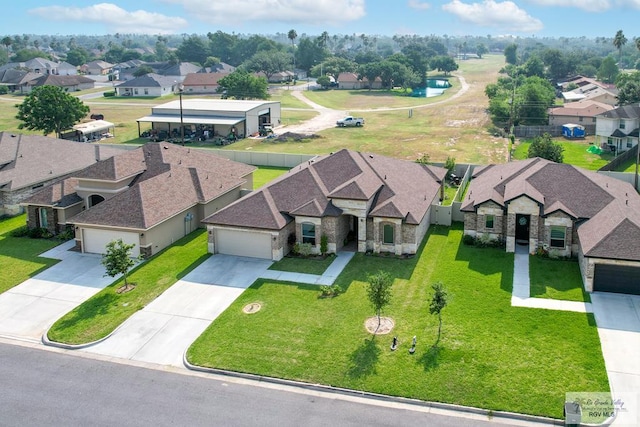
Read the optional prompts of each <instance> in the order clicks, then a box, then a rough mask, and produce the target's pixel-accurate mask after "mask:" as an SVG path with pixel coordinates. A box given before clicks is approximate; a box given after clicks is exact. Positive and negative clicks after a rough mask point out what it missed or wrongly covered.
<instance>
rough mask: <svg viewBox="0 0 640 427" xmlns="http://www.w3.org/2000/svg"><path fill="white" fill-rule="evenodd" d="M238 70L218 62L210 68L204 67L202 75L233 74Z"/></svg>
mask: <svg viewBox="0 0 640 427" xmlns="http://www.w3.org/2000/svg"><path fill="white" fill-rule="evenodd" d="M235 70H236V67H234V66H233V65H229V64H227V63H226V62H218V63H217V64H214V65H212V66H210V67H204V68H203V69H202V70H200V72H201V73H224V74H231V73H233V72H234V71H235Z"/></svg>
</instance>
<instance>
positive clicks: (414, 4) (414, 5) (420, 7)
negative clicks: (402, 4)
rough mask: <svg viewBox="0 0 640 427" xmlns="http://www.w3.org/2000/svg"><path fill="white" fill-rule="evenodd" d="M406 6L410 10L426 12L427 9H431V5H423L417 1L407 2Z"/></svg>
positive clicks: (410, 0)
mask: <svg viewBox="0 0 640 427" xmlns="http://www.w3.org/2000/svg"><path fill="white" fill-rule="evenodd" d="M407 5H408V6H409V7H410V8H411V9H416V10H427V9H429V8H430V7H431V5H430V4H429V3H423V2H421V1H419V0H409V2H408V3H407Z"/></svg>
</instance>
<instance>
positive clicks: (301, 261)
mask: <svg viewBox="0 0 640 427" xmlns="http://www.w3.org/2000/svg"><path fill="white" fill-rule="evenodd" d="M335 259H336V258H335V257H334V256H328V257H326V258H324V259H305V258H293V257H291V258H289V257H284V258H282V259H281V260H280V261H278V262H274V263H273V264H271V267H269V270H277V271H292V272H294V273H307V274H322V273H324V272H325V270H326V269H327V267H329V265H331V263H332V262H333V261H334V260H335Z"/></svg>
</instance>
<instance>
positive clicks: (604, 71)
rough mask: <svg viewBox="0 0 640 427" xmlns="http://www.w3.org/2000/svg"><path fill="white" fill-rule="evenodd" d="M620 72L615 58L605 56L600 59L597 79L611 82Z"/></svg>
mask: <svg viewBox="0 0 640 427" xmlns="http://www.w3.org/2000/svg"><path fill="white" fill-rule="evenodd" d="M618 74H620V69H619V68H618V65H617V64H616V60H615V59H613V58H612V57H611V56H607V57H606V58H604V59H603V60H602V64H600V68H598V73H597V76H598V79H599V80H602V81H603V82H605V83H613V82H614V81H615V80H616V78H617V77H618Z"/></svg>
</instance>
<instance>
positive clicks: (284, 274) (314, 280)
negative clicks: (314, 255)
mask: <svg viewBox="0 0 640 427" xmlns="http://www.w3.org/2000/svg"><path fill="white" fill-rule="evenodd" d="M354 255H355V252H344V251H343V252H339V253H338V255H337V256H336V259H335V260H333V262H332V263H331V265H330V266H329V267H327V269H326V270H325V272H324V273H322V275H317V274H305V273H292V272H290V271H278V270H267V271H265V272H264V274H263V275H262V276H261V277H262V278H263V279H271V280H281V281H284V282H295V283H306V284H310V285H333V282H335V280H336V278H337V277H338V276H339V275H340V273H342V270H344V268H345V267H346V266H347V264H349V261H351V258H353V256H354Z"/></svg>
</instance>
